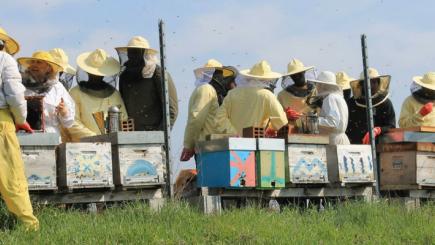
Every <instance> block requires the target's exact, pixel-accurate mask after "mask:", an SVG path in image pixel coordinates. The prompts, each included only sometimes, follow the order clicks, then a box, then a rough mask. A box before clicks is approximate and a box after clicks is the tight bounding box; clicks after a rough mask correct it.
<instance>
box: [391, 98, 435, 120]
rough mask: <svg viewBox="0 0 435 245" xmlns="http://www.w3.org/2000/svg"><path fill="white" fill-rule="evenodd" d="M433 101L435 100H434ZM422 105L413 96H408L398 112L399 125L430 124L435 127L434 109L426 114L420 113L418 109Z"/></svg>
mask: <svg viewBox="0 0 435 245" xmlns="http://www.w3.org/2000/svg"><path fill="white" fill-rule="evenodd" d="M434 102H435V101H434ZM423 106H424V105H423V104H421V103H420V102H418V101H417V100H416V99H414V97H412V95H411V96H408V98H406V99H405V101H404V102H403V104H402V110H401V112H400V119H399V127H401V128H411V127H418V126H432V127H435V111H432V112H431V113H429V114H427V115H426V116H424V117H423V116H422V115H420V109H421V108H422V107H423Z"/></svg>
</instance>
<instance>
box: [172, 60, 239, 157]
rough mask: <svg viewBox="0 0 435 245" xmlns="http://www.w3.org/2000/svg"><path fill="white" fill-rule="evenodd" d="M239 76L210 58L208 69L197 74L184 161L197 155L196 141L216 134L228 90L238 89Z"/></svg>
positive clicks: (198, 69) (231, 69) (190, 101)
mask: <svg viewBox="0 0 435 245" xmlns="http://www.w3.org/2000/svg"><path fill="white" fill-rule="evenodd" d="M236 73H237V71H236V70H235V68H232V67H224V66H222V64H221V63H220V62H219V61H217V60H215V59H210V60H209V61H208V62H207V63H206V64H205V65H204V67H200V68H197V69H196V70H195V71H194V74H195V77H196V81H195V86H196V88H195V90H194V91H193V93H192V95H191V96H190V99H189V109H188V113H189V114H188V119H187V124H186V129H185V131H184V144H183V145H184V148H183V152H182V153H181V157H180V160H181V161H188V160H189V159H190V158H191V157H192V156H193V155H194V152H195V151H194V147H195V144H196V142H197V141H200V140H205V136H207V135H209V134H212V133H213V120H214V118H215V116H216V112H217V109H218V108H219V105H220V104H222V102H223V99H224V98H225V96H226V95H227V93H228V91H230V90H231V89H233V88H234V87H235V86H236V83H235V80H234V79H235V76H236Z"/></svg>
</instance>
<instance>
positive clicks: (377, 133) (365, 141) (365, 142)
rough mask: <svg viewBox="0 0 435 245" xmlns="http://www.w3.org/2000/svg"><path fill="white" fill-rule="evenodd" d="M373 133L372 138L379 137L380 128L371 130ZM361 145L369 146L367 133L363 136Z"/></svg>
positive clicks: (368, 134)
mask: <svg viewBox="0 0 435 245" xmlns="http://www.w3.org/2000/svg"><path fill="white" fill-rule="evenodd" d="M373 133H374V134H375V135H374V136H375V138H376V137H377V136H379V135H380V134H381V133H382V129H381V128H380V127H375V128H374V129H373ZM362 143H363V144H365V145H368V144H370V133H369V132H367V133H366V135H364V138H363V140H362Z"/></svg>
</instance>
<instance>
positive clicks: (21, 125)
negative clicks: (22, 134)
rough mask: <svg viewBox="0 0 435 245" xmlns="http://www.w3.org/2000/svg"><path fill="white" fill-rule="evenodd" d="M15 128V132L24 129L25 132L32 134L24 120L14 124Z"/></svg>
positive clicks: (30, 128)
mask: <svg viewBox="0 0 435 245" xmlns="http://www.w3.org/2000/svg"><path fill="white" fill-rule="evenodd" d="M15 130H16V132H18V131H20V130H25V131H26V133H29V134H33V129H32V127H30V125H29V123H28V122H24V123H23V124H15Z"/></svg>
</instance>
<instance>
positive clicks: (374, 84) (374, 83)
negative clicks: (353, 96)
mask: <svg viewBox="0 0 435 245" xmlns="http://www.w3.org/2000/svg"><path fill="white" fill-rule="evenodd" d="M380 82H381V79H380V78H372V79H370V89H371V92H372V96H373V95H375V94H376V93H377V92H379V84H380ZM360 84H361V88H362V94H363V95H365V88H364V80H361V81H360Z"/></svg>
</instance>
